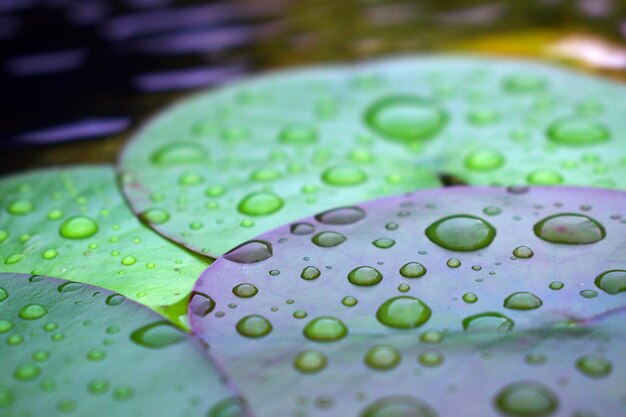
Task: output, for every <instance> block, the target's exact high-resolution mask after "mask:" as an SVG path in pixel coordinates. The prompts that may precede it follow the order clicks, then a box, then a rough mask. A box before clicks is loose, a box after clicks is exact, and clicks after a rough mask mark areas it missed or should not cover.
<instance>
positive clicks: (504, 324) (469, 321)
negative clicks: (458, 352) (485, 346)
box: [463, 312, 515, 332]
mask: <svg viewBox="0 0 626 417" xmlns="http://www.w3.org/2000/svg"><path fill="white" fill-rule="evenodd" d="M514 325H515V323H514V322H513V320H511V319H510V318H508V317H506V316H505V315H503V314H500V313H496V312H486V313H480V314H476V315H473V316H469V317H466V318H465V319H463V329H464V330H466V331H480V332H483V331H487V332H494V331H497V332H508V331H511V330H513V326H514Z"/></svg>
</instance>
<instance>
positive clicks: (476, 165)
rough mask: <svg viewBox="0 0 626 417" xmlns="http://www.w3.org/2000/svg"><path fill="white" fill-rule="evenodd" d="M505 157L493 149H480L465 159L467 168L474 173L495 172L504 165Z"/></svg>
mask: <svg viewBox="0 0 626 417" xmlns="http://www.w3.org/2000/svg"><path fill="white" fill-rule="evenodd" d="M504 162H505V160H504V155H502V154H501V153H500V152H498V151H495V150H492V149H479V150H475V151H473V152H471V153H470V154H468V155H467V157H466V158H465V166H466V167H467V169H470V170H472V171H479V172H482V171H493V170H496V169H498V168H500V167H502V165H504Z"/></svg>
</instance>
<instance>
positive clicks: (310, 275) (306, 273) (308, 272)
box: [300, 266, 322, 281]
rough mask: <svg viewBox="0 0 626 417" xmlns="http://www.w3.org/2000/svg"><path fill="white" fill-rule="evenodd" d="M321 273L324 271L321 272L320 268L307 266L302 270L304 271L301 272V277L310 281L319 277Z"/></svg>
mask: <svg viewBox="0 0 626 417" xmlns="http://www.w3.org/2000/svg"><path fill="white" fill-rule="evenodd" d="M321 274H322V273H321V272H320V270H319V269H317V268H316V267H314V266H307V267H306V268H304V269H303V270H302V273H301V274H300V278H302V279H306V280H308V281H310V280H313V279H317V278H319V276H320V275H321Z"/></svg>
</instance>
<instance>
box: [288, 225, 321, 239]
mask: <svg viewBox="0 0 626 417" xmlns="http://www.w3.org/2000/svg"><path fill="white" fill-rule="evenodd" d="M289 230H290V232H291V234H294V235H298V236H301V235H310V234H311V233H313V232H315V226H313V225H312V224H310V223H294V224H292V225H291V226H290V227H289Z"/></svg>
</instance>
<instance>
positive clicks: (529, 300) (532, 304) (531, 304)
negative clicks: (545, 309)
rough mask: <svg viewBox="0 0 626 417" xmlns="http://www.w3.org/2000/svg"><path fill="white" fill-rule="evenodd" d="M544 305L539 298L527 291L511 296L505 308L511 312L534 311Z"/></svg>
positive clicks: (505, 302) (505, 301)
mask: <svg viewBox="0 0 626 417" xmlns="http://www.w3.org/2000/svg"><path fill="white" fill-rule="evenodd" d="M542 305H543V301H541V299H540V298H539V297H537V296H536V295H535V294H531V293H529V292H526V291H520V292H516V293H514V294H511V295H509V296H508V297H506V299H505V300H504V307H506V308H509V309H511V310H534V309H536V308H539V307H541V306H542Z"/></svg>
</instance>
